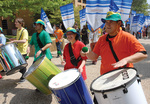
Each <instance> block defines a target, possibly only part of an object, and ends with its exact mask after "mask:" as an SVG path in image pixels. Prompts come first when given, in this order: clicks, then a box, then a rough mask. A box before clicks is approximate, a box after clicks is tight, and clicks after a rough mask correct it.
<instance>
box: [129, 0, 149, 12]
mask: <svg viewBox="0 0 150 104" xmlns="http://www.w3.org/2000/svg"><path fill="white" fill-rule="evenodd" d="M131 9H132V10H134V11H136V12H137V13H143V14H144V15H148V14H149V11H148V9H150V6H149V5H148V3H147V0H133V2H132V7H131Z"/></svg>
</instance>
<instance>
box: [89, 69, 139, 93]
mask: <svg viewBox="0 0 150 104" xmlns="http://www.w3.org/2000/svg"><path fill="white" fill-rule="evenodd" d="M121 69H133V70H135V71H136V75H135V77H134V78H133V79H131V80H130V81H129V82H127V83H124V84H122V85H120V86H118V87H115V88H111V89H107V90H95V89H93V88H92V84H93V83H94V82H95V81H96V80H97V79H98V78H100V77H102V76H103V75H105V74H108V73H110V72H113V71H116V70H121ZM105 74H103V75H101V76H99V77H97V78H96V79H94V80H93V81H92V83H91V85H90V90H91V91H93V92H101V93H103V92H109V91H112V90H116V89H119V88H123V86H124V85H126V84H129V83H130V82H132V81H133V80H136V77H137V75H138V73H137V69H136V68H134V67H125V68H118V69H115V70H112V71H109V72H107V73H105Z"/></svg>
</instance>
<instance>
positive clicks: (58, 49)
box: [56, 42, 62, 56]
mask: <svg viewBox="0 0 150 104" xmlns="http://www.w3.org/2000/svg"><path fill="white" fill-rule="evenodd" d="M61 44H62V42H56V47H57V56H59V55H62V53H61V48H60V46H61Z"/></svg>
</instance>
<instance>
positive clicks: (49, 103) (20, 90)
mask: <svg viewBox="0 0 150 104" xmlns="http://www.w3.org/2000/svg"><path fill="white" fill-rule="evenodd" d="M139 41H140V42H141V43H142V44H143V45H144V47H145V48H146V50H147V52H148V55H150V39H139ZM66 42H67V41H66ZM87 47H89V45H88V46H87ZM52 56H53V59H52V62H53V63H54V64H55V65H56V66H57V67H58V68H59V69H60V70H62V71H63V66H62V65H61V64H60V58H56V51H55V52H52ZM100 60H101V59H100V58H99V59H98V62H97V64H96V65H92V64H91V63H92V61H90V60H87V62H86V71H87V80H86V81H85V82H86V85H87V87H88V90H89V92H90V84H91V83H92V81H93V80H94V79H96V78H97V77H98V76H99V75H100V74H99V70H100V64H101V62H100ZM27 62H28V66H27V69H28V68H29V67H30V66H31V64H32V62H33V57H30V58H29V60H28V61H27ZM135 66H136V68H137V69H138V71H139V74H140V76H141V81H142V82H141V84H142V87H143V90H144V93H145V96H146V98H147V101H148V104H150V70H149V68H150V58H149V57H148V58H147V59H146V60H144V61H142V62H139V63H137V64H135ZM2 75H3V74H2ZM20 76H21V74H20V73H19V72H18V73H15V74H13V75H10V76H6V75H3V79H0V104H57V103H56V100H55V97H54V95H53V94H52V95H48V96H47V95H44V94H42V93H38V92H36V91H35V89H36V88H35V87H34V86H33V85H32V84H31V83H30V82H28V81H25V82H24V83H21V84H18V85H17V84H16V82H17V81H18V79H19V78H20ZM90 94H91V92H90ZM91 97H92V98H93V95H92V94H91Z"/></svg>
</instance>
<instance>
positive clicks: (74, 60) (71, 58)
mask: <svg viewBox="0 0 150 104" xmlns="http://www.w3.org/2000/svg"><path fill="white" fill-rule="evenodd" d="M69 54H70V61H71V63H72V64H73V65H74V66H75V67H76V66H77V65H78V62H79V61H80V60H81V56H79V57H78V59H76V58H75V56H74V54H73V52H72V47H71V43H69Z"/></svg>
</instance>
